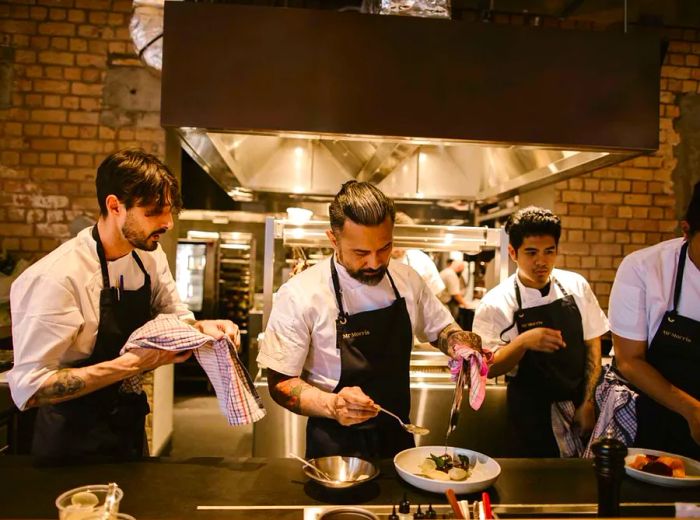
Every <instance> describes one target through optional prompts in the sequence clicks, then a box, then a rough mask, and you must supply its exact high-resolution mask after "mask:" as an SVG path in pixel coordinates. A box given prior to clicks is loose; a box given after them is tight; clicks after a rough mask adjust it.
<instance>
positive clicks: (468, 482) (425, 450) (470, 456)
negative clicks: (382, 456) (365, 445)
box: [394, 446, 501, 495]
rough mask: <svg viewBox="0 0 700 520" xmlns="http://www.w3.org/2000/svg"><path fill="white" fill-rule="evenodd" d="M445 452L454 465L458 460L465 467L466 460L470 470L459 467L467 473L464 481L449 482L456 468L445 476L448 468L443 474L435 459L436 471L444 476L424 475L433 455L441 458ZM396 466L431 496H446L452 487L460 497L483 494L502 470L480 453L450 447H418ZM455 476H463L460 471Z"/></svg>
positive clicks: (396, 459) (399, 456) (404, 454)
mask: <svg viewBox="0 0 700 520" xmlns="http://www.w3.org/2000/svg"><path fill="white" fill-rule="evenodd" d="M445 453H447V454H448V455H449V456H450V458H451V459H452V463H453V464H454V462H455V461H457V462H458V463H460V461H461V464H462V465H464V463H465V462H464V461H466V467H467V468H469V470H468V471H467V469H465V468H464V467H462V468H460V467H457V469H462V470H463V471H466V472H467V475H466V477H465V478H464V479H462V480H452V479H450V477H449V474H448V473H449V471H450V469H455V468H454V465H453V466H452V468H450V469H448V470H447V473H446V472H445V471H444V469H445V468H443V471H439V470H437V465H438V462H437V461H435V460H433V462H434V463H435V466H436V467H435V471H436V472H437V473H442V475H440V476H437V477H436V475H435V474H432V477H434V478H430V477H429V476H425V474H424V473H423V471H424V469H430V468H432V464H430V463H426V459H431V460H432V457H431V454H432V455H434V456H435V457H440V456H443V455H444V454H445ZM460 456H461V457H460ZM445 460H446V459H445ZM424 464H426V466H427V468H424V469H422V466H423V465H424ZM394 467H395V468H396V472H397V473H398V474H399V476H400V477H401V478H402V479H403V480H405V481H406V482H408V483H409V484H411V485H413V486H416V487H417V488H420V489H422V490H424V491H430V492H432V493H444V492H445V491H446V490H447V489H450V488H451V489H453V490H454V492H455V493H456V494H458V495H461V494H465V493H476V492H477V491H483V490H484V489H486V488H488V487H489V486H490V485H491V484H493V483H494V482H495V481H496V479H497V478H498V475H500V473H501V467H500V466H499V465H498V463H497V462H496V461H495V460H493V459H492V458H491V457H488V456H486V455H484V454H483V453H479V452H477V451H473V450H467V449H462V448H453V447H450V446H448V447H447V448H445V446H419V447H416V448H410V449H407V450H404V451H402V452H400V453H398V454H397V455H396V456H395V457H394ZM455 473H456V476H461V474H460V473H459V472H453V474H455ZM435 477H436V478H435ZM445 477H447V479H445Z"/></svg>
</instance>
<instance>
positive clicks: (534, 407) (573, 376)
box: [501, 277, 586, 457]
mask: <svg viewBox="0 0 700 520" xmlns="http://www.w3.org/2000/svg"><path fill="white" fill-rule="evenodd" d="M552 281H553V282H554V283H555V284H556V285H557V286H558V287H559V290H561V292H562V294H563V295H564V296H563V297H562V298H559V299H557V300H554V301H553V302H551V303H548V304H545V305H538V306H537V307H530V308H527V309H523V308H522V307H523V304H522V299H521V297H520V288H519V286H518V282H517V280H515V281H514V283H515V298H516V300H517V302H518V309H517V310H516V311H515V313H514V314H513V325H516V326H517V327H518V334H522V333H523V332H525V331H528V330H531V329H535V328H538V327H547V328H551V329H556V330H560V331H561V333H562V337H563V339H564V342H565V343H566V347H565V348H562V349H559V350H558V351H556V352H536V351H533V350H527V351H526V352H525V355H524V356H523V357H522V359H521V360H520V362H519V363H518V372H517V374H516V375H515V376H514V377H512V378H508V389H507V402H508V422H509V426H510V428H509V431H510V434H511V437H512V438H511V446H512V453H511V454H510V455H511V456H516V457H559V447H558V446H557V442H556V439H555V438H554V433H553V432H552V416H551V405H552V403H553V402H557V401H567V400H572V401H573V402H574V404H575V405H576V406H578V405H579V404H580V403H581V400H582V398H583V390H584V385H585V378H584V376H585V369H586V343H585V342H584V339H583V323H582V321H581V312H580V311H579V309H578V306H577V305H576V301H575V300H574V296H573V295H572V294H569V293H568V292H567V291H566V290H565V289H564V287H562V285H561V284H560V283H559V282H558V281H557V280H556V279H555V278H554V277H552ZM509 328H510V327H509ZM506 330H508V329H506ZM503 332H505V331H503ZM501 334H503V333H501Z"/></svg>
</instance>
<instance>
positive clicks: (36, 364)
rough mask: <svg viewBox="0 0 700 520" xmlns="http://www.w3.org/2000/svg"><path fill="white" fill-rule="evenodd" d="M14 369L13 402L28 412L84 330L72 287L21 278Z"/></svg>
mask: <svg viewBox="0 0 700 520" xmlns="http://www.w3.org/2000/svg"><path fill="white" fill-rule="evenodd" d="M10 305H11V308H12V342H13V349H14V366H13V368H12V370H10V371H9V372H8V374H7V380H8V383H9V385H10V392H11V394H12V399H13V400H14V402H15V404H16V405H17V407H18V408H19V409H20V410H24V409H25V407H26V404H27V401H28V400H29V398H30V397H32V396H33V395H34V394H35V393H36V391H37V390H38V389H39V388H40V387H41V385H42V384H43V383H44V381H46V379H47V378H48V377H49V376H51V375H52V374H54V373H55V372H56V371H57V370H58V369H59V368H60V365H59V360H60V359H61V357H62V356H63V354H64V353H65V352H66V350H68V348H69V347H70V345H71V344H72V343H73V342H74V341H75V338H76V336H77V334H78V331H79V330H80V329H81V327H82V326H83V323H84V320H83V314H82V311H81V309H80V306H79V304H78V301H77V299H76V295H75V293H74V292H73V291H71V290H70V288H69V287H65V286H63V285H62V284H60V283H59V282H58V281H56V280H54V279H52V278H50V277H47V276H38V277H31V278H27V279H22V278H20V279H19V280H17V281H16V282H15V283H14V284H13V285H12V288H11V292H10Z"/></svg>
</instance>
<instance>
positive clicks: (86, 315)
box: [7, 150, 239, 460]
mask: <svg viewBox="0 0 700 520" xmlns="http://www.w3.org/2000/svg"><path fill="white" fill-rule="evenodd" d="M96 189H97V204H98V206H99V210H100V216H99V219H98V221H97V224H96V225H94V226H91V227H89V228H87V229H84V230H82V231H80V232H79V233H78V235H77V236H76V237H75V238H72V239H71V240H68V241H67V242H65V243H64V244H63V245H61V246H60V247H58V248H57V249H55V250H54V251H52V252H51V253H49V254H48V255H46V256H45V257H43V258H42V259H41V260H39V261H38V262H36V263H35V264H34V265H32V266H31V267H30V268H28V269H27V270H26V271H25V272H24V273H23V274H22V275H21V276H20V277H19V278H18V279H17V281H16V282H15V283H14V284H13V285H12V289H11V295H10V306H11V309H12V337H13V343H14V353H15V356H14V360H15V364H14V367H13V368H12V370H11V371H10V372H9V373H8V376H7V378H8V382H9V384H10V390H11V392H12V398H13V399H14V401H15V403H16V405H17V407H18V408H20V409H21V410H25V409H27V408H32V407H38V408H39V410H38V412H37V418H36V423H35V427H34V438H33V442H32V453H33V454H34V455H37V456H39V457H43V458H56V459H69V460H80V459H81V458H84V457H110V458H116V459H128V458H134V457H138V456H140V455H141V454H142V453H143V451H144V450H145V445H144V442H143V441H144V419H145V416H146V414H147V413H148V409H149V408H148V404H147V402H146V396H145V394H136V393H124V392H121V391H120V389H119V386H120V382H121V381H122V380H123V379H126V378H130V377H132V376H134V375H137V374H139V373H142V372H145V371H148V370H153V369H155V368H157V367H159V366H161V365H166V364H169V363H179V362H182V361H184V360H185V359H187V357H189V355H190V354H191V352H186V353H179V354H178V353H177V352H173V351H166V350H158V349H143V348H136V349H134V350H131V351H129V352H127V353H125V354H123V355H120V354H119V352H120V350H121V348H122V347H123V346H124V344H125V343H126V340H127V338H128V337H129V335H130V334H131V333H132V332H133V331H135V330H136V329H137V328H139V327H141V325H143V324H144V323H146V322H147V321H149V320H151V319H152V318H153V317H155V315H156V314H159V313H167V314H175V315H177V316H179V318H180V319H181V320H183V321H186V322H188V323H191V324H193V325H194V326H195V327H196V328H197V329H198V330H199V331H200V332H203V333H205V334H208V335H210V336H212V337H214V338H216V339H219V338H221V337H223V335H224V334H227V335H229V336H230V337H231V338H232V339H233V340H234V342H238V341H239V337H238V329H237V327H236V326H235V325H234V324H233V323H232V322H230V321H227V320H210V321H199V322H195V320H194V316H193V315H192V313H191V312H190V311H189V310H188V309H187V307H186V306H185V305H184V304H183V303H182V302H181V300H180V298H179V297H178V294H177V291H176V288H175V282H174V280H173V277H172V275H171V273H170V269H169V267H168V262H167V259H166V256H165V253H164V252H163V250H162V248H161V247H160V246H159V243H158V241H159V239H160V237H161V236H162V235H163V234H164V233H166V232H167V231H169V230H170V229H171V228H172V226H173V213H175V212H177V211H178V210H179V209H180V207H181V199H180V193H179V186H178V182H177V179H176V178H175V177H174V176H173V175H172V173H171V172H170V171H169V170H168V168H167V167H166V166H165V165H164V164H163V163H162V162H161V161H160V160H158V158H157V157H155V156H153V155H150V154H147V153H145V152H143V151H141V150H122V151H119V152H116V153H113V154H112V155H110V156H108V157H107V158H106V159H105V160H104V161H103V162H102V164H101V165H100V166H99V168H98V169H97V176H96Z"/></svg>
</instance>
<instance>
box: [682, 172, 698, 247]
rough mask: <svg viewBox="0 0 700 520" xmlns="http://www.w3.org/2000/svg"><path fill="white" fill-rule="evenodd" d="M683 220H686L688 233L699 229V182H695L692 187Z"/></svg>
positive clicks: (691, 233)
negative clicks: (691, 194)
mask: <svg viewBox="0 0 700 520" xmlns="http://www.w3.org/2000/svg"><path fill="white" fill-rule="evenodd" d="M685 220H686V222H688V227H689V228H690V229H689V230H688V233H689V234H690V235H691V236H693V235H695V233H697V232H698V231H700V182H697V183H695V187H694V188H693V196H692V197H691V198H690V203H689V204H688V209H687V210H686V212H685Z"/></svg>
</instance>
